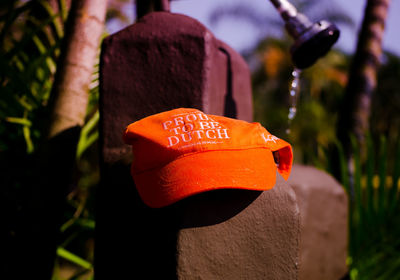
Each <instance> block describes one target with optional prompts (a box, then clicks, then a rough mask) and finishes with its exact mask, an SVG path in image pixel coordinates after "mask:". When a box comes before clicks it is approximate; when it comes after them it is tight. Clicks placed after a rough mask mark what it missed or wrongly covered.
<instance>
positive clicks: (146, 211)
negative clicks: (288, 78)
mask: <svg viewBox="0 0 400 280" xmlns="http://www.w3.org/2000/svg"><path fill="white" fill-rule="evenodd" d="M100 71H101V72H100V74H101V75H100V78H101V80H100V90H101V98H100V101H101V107H100V112H101V120H100V122H101V131H100V133H101V134H100V135H101V141H102V142H101V177H102V183H101V186H100V187H99V190H98V196H97V211H96V215H97V218H96V219H97V222H96V252H95V274H96V279H116V278H122V279H125V278H128V277H131V278H133V279H198V278H204V279H266V278H268V279H296V278H297V274H298V258H299V257H298V256H299V236H300V233H299V227H300V224H299V223H300V222H299V221H300V220H299V211H298V206H297V203H296V198H295V193H294V192H293V190H292V189H291V188H290V186H289V185H287V184H286V183H285V182H284V181H283V179H282V178H280V177H279V178H278V180H277V184H276V186H275V188H274V189H273V190H271V191H266V192H254V191H243V190H241V191H239V190H223V191H215V192H209V193H204V194H201V195H197V196H194V197H191V198H188V199H185V200H183V201H181V202H178V203H176V204H174V205H172V206H168V207H165V208H161V209H151V208H148V207H147V206H145V205H144V204H143V203H142V201H141V200H140V198H139V197H138V194H137V192H136V189H135V186H134V183H133V180H132V178H131V177H130V172H129V169H130V165H129V164H130V162H131V160H132V159H131V151H130V146H128V145H125V144H124V143H123V141H122V133H123V130H124V128H125V127H126V126H127V125H128V124H129V123H131V122H133V121H136V120H139V119H141V118H143V117H146V116H148V115H151V114H154V113H158V112H161V111H165V110H170V109H174V108H178V107H191V108H197V109H200V110H202V111H204V112H206V113H212V114H218V115H223V114H225V115H228V116H230V117H236V118H239V119H244V120H247V121H251V119H252V106H251V87H250V73H249V70H248V67H247V65H246V63H245V62H244V60H243V59H242V58H241V57H240V55H238V54H237V53H236V52H234V51H233V50H232V49H231V48H229V47H228V46H227V45H226V44H224V43H222V42H220V41H219V40H217V39H216V38H215V37H214V36H213V34H212V33H211V32H210V31H209V30H207V29H206V28H205V27H204V26H203V25H202V24H200V23H199V22H198V21H196V20H194V19H191V18H189V17H186V16H184V15H178V14H172V13H169V12H152V13H149V14H147V15H145V16H143V17H141V18H140V20H139V21H138V22H137V23H135V24H133V25H131V26H129V27H127V28H126V29H124V30H122V31H120V32H118V33H116V34H114V35H112V36H109V37H108V38H106V39H105V40H104V43H103V46H102V55H101V70H100Z"/></svg>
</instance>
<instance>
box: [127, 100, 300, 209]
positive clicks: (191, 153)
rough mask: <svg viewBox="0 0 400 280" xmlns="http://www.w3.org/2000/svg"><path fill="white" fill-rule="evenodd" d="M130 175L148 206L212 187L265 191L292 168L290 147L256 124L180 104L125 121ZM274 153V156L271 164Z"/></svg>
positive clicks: (287, 174)
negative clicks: (277, 173)
mask: <svg viewBox="0 0 400 280" xmlns="http://www.w3.org/2000/svg"><path fill="white" fill-rule="evenodd" d="M123 138H124V141H125V143H127V144H130V145H132V151H133V162H132V166H131V174H132V177H133V180H134V181H135V184H136V187H137V190H138V192H139V195H140V197H141V198H142V200H143V202H144V203H146V204H147V205H148V206H150V207H153V208H159V207H163V206H167V205H170V204H172V203H174V202H177V201H179V200H181V199H183V198H185V197H188V196H191V195H195V194H198V193H201V192H205V191H211V190H216V189H246V190H258V191H263V190H268V189H271V188H273V186H274V185H275V180H276V170H278V172H279V173H280V174H281V175H282V176H283V178H285V179H286V180H287V179H288V177H289V174H290V170H291V167H292V148H291V146H290V145H289V144H288V143H287V142H285V141H283V140H281V139H279V138H277V137H275V136H273V135H271V134H270V133H269V132H268V131H267V130H266V129H265V128H264V127H262V126H261V125H260V124H259V123H248V122H245V121H241V120H236V119H231V118H227V117H221V116H215V115H207V114H204V113H203V112H201V111H199V110H196V109H188V108H180V109H175V110H171V111H167V112H163V113H159V114H155V115H152V116H149V117H146V118H144V119H141V120H139V121H137V122H134V123H132V124H130V125H129V126H128V127H127V128H126V130H125V133H124V136H123ZM273 152H275V153H276V154H277V155H278V157H279V163H278V164H277V163H275V160H274V156H273Z"/></svg>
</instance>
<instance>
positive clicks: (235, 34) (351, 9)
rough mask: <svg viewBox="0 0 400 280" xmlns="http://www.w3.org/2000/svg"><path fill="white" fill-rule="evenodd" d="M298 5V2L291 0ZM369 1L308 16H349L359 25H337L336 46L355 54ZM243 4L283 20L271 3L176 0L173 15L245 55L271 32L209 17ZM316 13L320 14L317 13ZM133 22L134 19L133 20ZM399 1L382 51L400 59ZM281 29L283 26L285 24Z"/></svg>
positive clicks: (351, 0)
mask: <svg viewBox="0 0 400 280" xmlns="http://www.w3.org/2000/svg"><path fill="white" fill-rule="evenodd" d="M291 1H292V3H293V4H295V3H296V2H295V0H291ZM366 2H367V0H320V1H317V4H315V5H316V6H315V7H314V10H313V11H314V14H313V15H309V14H307V13H306V12H305V11H302V10H299V12H303V13H305V14H306V15H307V16H309V17H310V18H312V17H313V18H314V19H315V20H321V19H324V18H323V17H322V18H318V11H319V10H326V9H340V10H342V11H344V12H345V13H347V15H348V16H350V17H351V18H352V19H353V20H354V22H355V24H356V26H355V27H354V28H348V27H346V26H343V25H341V24H337V25H338V27H339V28H340V30H341V36H340V38H339V40H338V42H337V44H336V45H335V47H338V48H340V49H342V50H343V51H345V52H347V53H353V52H354V51H355V47H356V40H357V34H358V31H359V29H360V26H361V22H362V17H363V13H364V7H365V4H366ZM132 3H133V0H130V3H128V4H127V6H126V9H127V15H128V16H132V17H133V11H134V9H133V8H132V5H133V4H132ZM238 3H239V4H240V3H241V4H243V3H245V4H246V5H249V6H251V7H252V8H253V9H254V10H256V11H257V12H258V13H259V14H261V15H264V16H265V19H266V22H267V21H268V19H275V20H280V17H279V15H278V13H277V11H276V10H275V8H274V7H273V6H272V4H271V2H270V1H269V0H245V1H244V0H173V1H172V2H171V12H174V13H180V14H185V15H188V16H190V17H193V18H195V19H197V20H199V21H200V22H201V23H203V24H204V25H205V26H207V27H208V28H209V29H210V30H211V31H212V32H213V33H214V34H215V36H216V37H217V38H219V39H220V40H222V41H224V42H226V43H228V44H229V45H230V46H231V47H232V48H234V49H236V50H237V51H238V52H243V51H245V50H247V49H251V48H252V47H254V46H255V44H256V43H257V42H258V40H259V39H260V38H262V37H265V36H266V35H268V30H263V29H262V28H259V27H257V26H254V25H253V24H251V23H249V22H248V21H245V20H242V19H235V18H228V17H225V18H224V19H222V20H220V21H219V22H218V23H217V24H214V25H213V24H211V22H210V15H211V14H212V12H213V11H214V10H215V9H217V8H219V7H224V6H226V7H228V6H232V5H234V4H238ZM315 11H317V12H315ZM132 21H133V20H132ZM122 28H123V26H121V25H120V24H119V23H118V22H113V23H111V24H109V25H108V29H109V32H110V33H114V32H116V31H119V30H120V29H122ZM399 29H400V0H392V1H391V3H390V7H389V14H388V18H387V21H386V27H385V34H384V38H383V48H384V49H385V50H388V51H391V52H394V53H395V54H397V55H398V56H400V32H399ZM282 30H284V24H283V21H282Z"/></svg>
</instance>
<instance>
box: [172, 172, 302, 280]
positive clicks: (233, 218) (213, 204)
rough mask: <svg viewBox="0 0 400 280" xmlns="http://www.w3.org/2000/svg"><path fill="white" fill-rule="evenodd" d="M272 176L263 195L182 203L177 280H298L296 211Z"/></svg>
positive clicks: (285, 188)
mask: <svg viewBox="0 0 400 280" xmlns="http://www.w3.org/2000/svg"><path fill="white" fill-rule="evenodd" d="M277 176H278V179H277V184H276V185H275V187H274V188H273V189H271V190H268V191H264V192H253V191H243V190H240V191H239V190H236V191H234V190H232V191H230V192H229V191H228V192H227V191H225V192H220V193H216V194H208V195H207V196H206V197H204V198H194V199H192V200H188V201H187V202H185V203H184V205H185V211H184V215H183V220H182V229H181V230H180V231H179V232H178V238H177V269H178V279H230V280H231V279H232V280H233V279H277V280H278V279H279V280H280V279H297V278H298V275H297V274H298V268H297V266H298V262H299V251H298V250H299V241H300V240H299V235H300V232H299V230H300V220H299V210H298V206H297V203H296V197H295V194H294V192H293V190H292V189H291V187H290V186H289V185H288V184H287V183H286V182H285V181H284V180H283V178H282V177H280V176H279V175H277ZM235 212H236V213H235ZM221 218H224V219H223V220H222V221H219V220H218V219H221Z"/></svg>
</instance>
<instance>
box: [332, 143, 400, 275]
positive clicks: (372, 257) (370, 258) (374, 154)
mask: <svg viewBox="0 0 400 280" xmlns="http://www.w3.org/2000/svg"><path fill="white" fill-rule="evenodd" d="M375 142H376V143H374V141H373V140H372V137H371V136H369V137H368V138H367V151H366V156H365V158H363V156H362V155H363V154H362V153H361V151H360V150H359V146H358V145H357V142H356V140H355V138H354V137H353V138H352V151H353V159H354V160H353V164H352V166H351V167H350V169H349V167H348V166H347V163H346V160H345V158H344V153H343V149H342V148H341V145H340V144H338V150H339V154H340V157H341V161H340V162H341V181H342V184H343V185H344V187H345V188H346V190H347V192H348V194H349V198H350V203H349V236H350V240H349V258H348V262H349V267H350V277H351V279H353V280H359V279H360V280H363V279H379V280H385V279H399V271H400V241H399V239H398V236H399V234H400V223H399V222H400V206H399V205H400V204H399V202H400V197H399V184H400V182H399V177H400V142H397V145H396V146H395V147H388V144H387V141H386V138H385V137H383V136H382V137H381V138H380V139H379V141H375ZM389 150H390V151H391V152H390V153H389V152H388V151H389Z"/></svg>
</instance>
